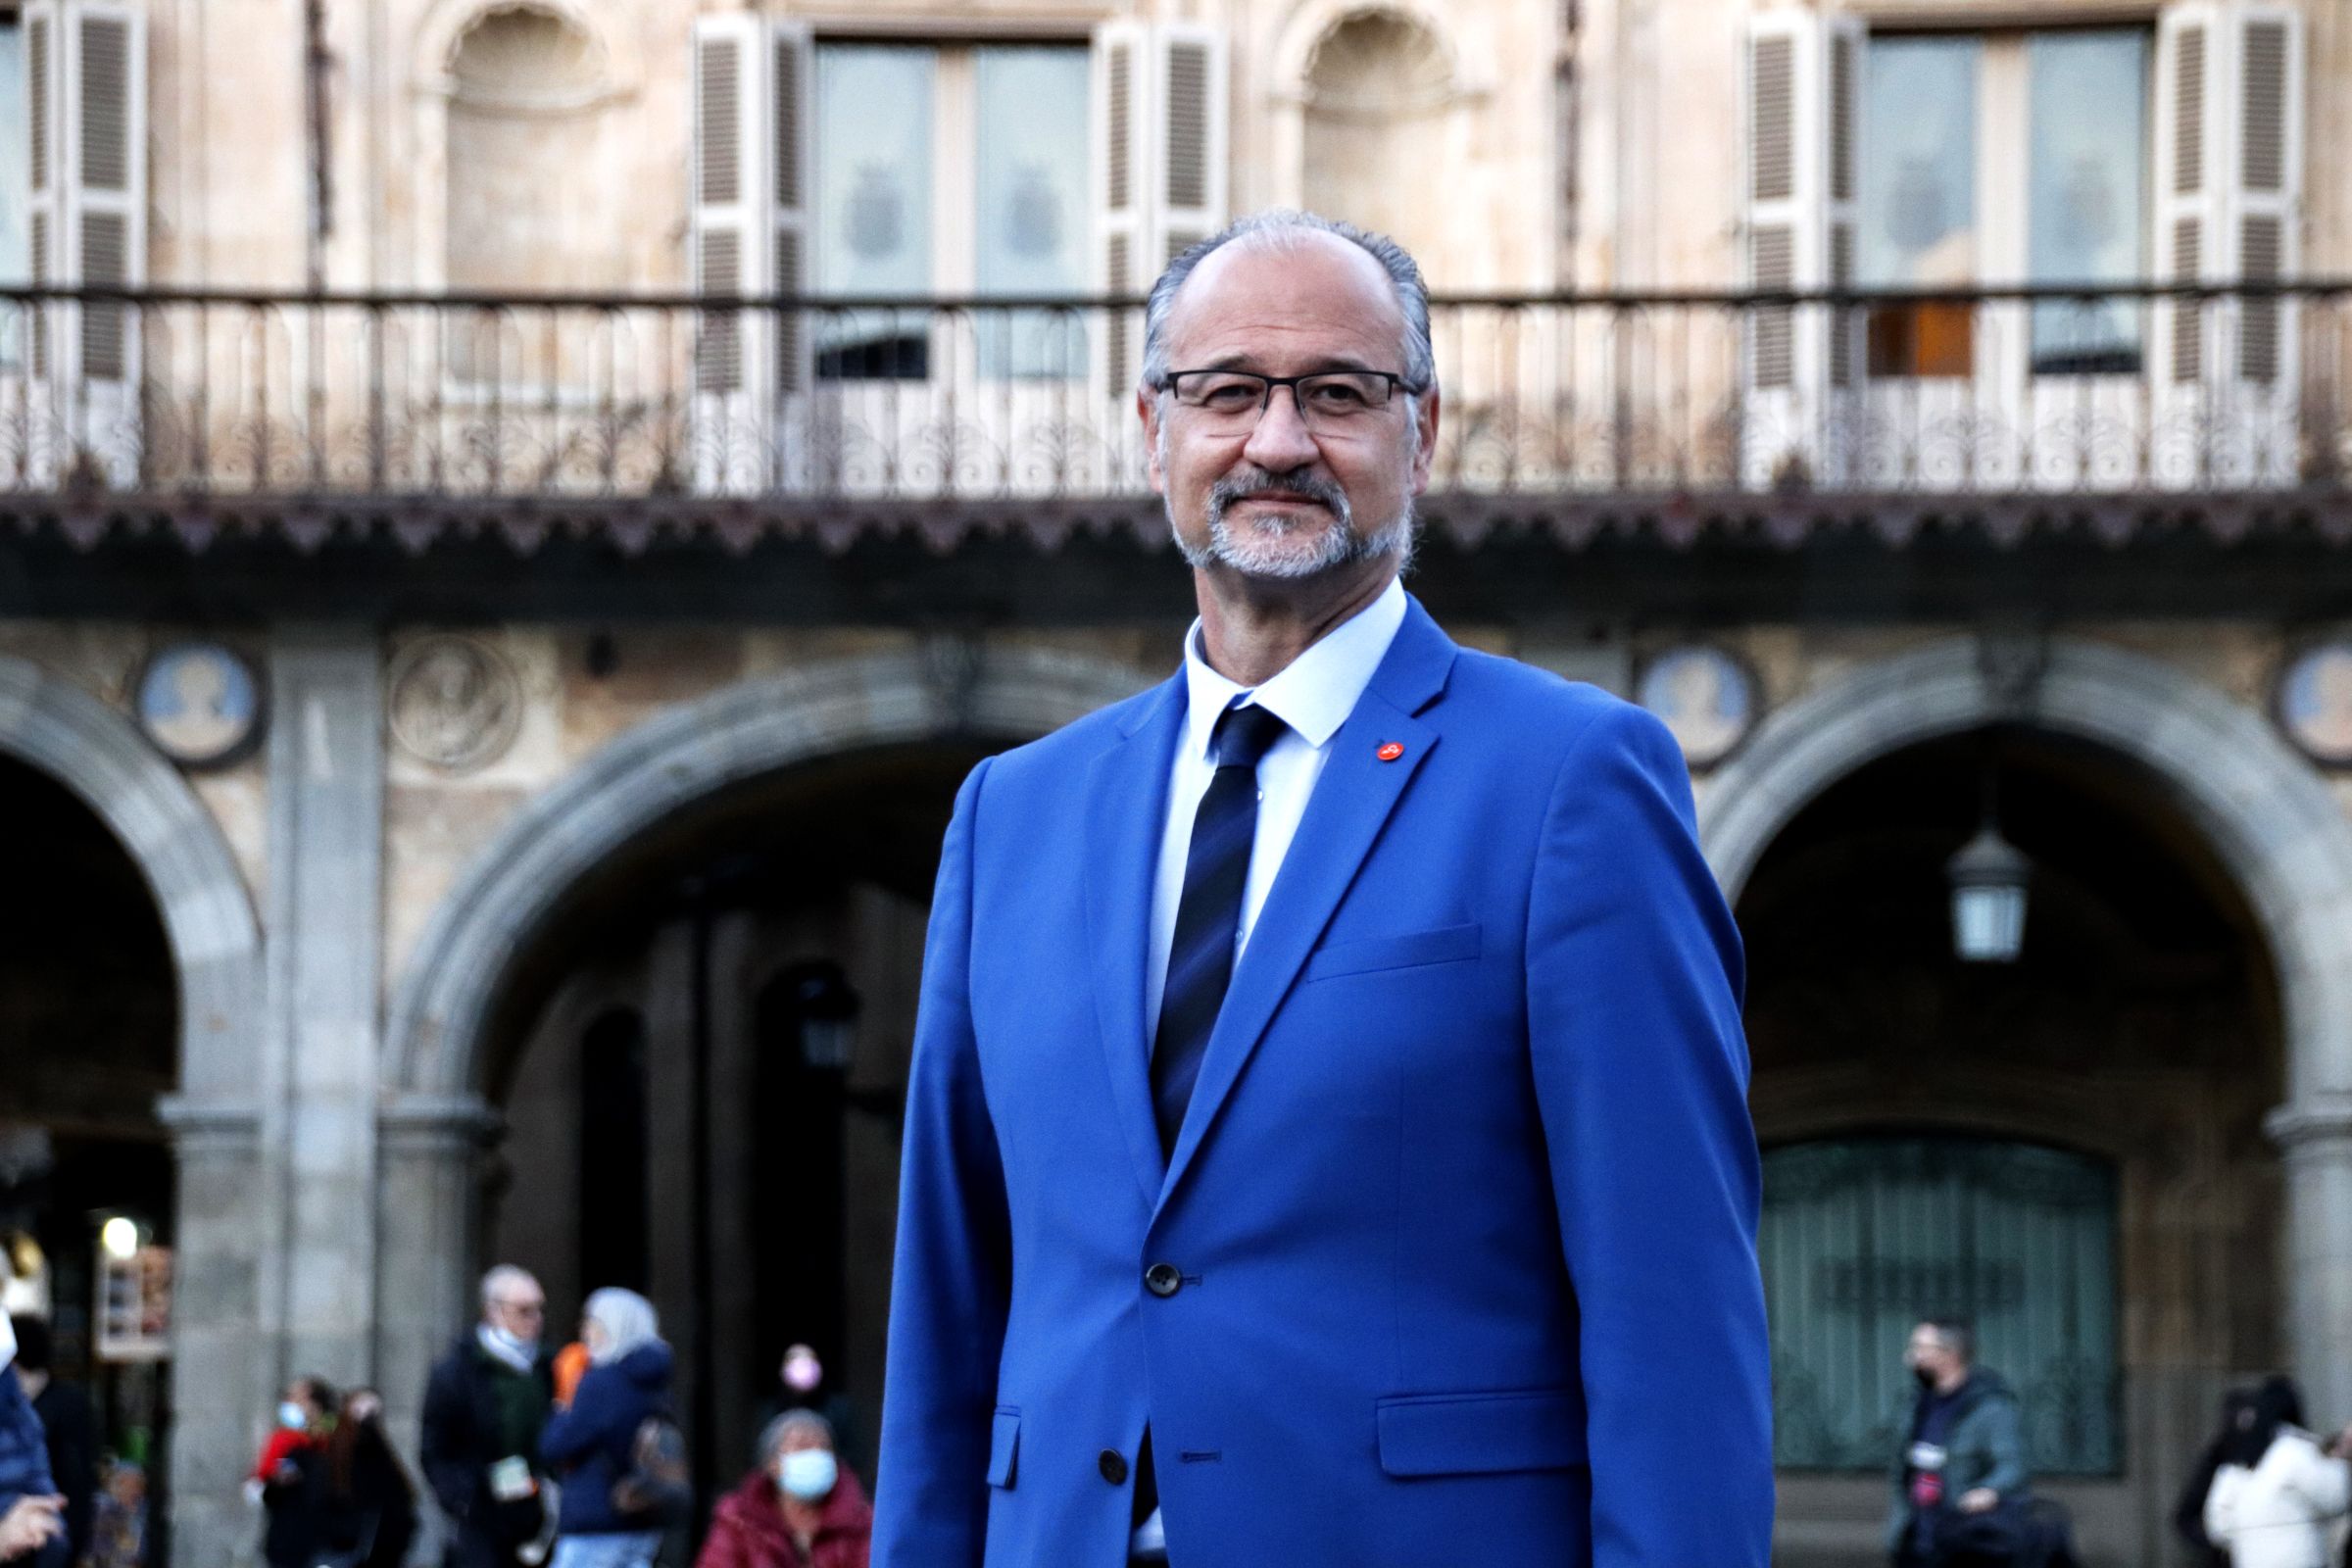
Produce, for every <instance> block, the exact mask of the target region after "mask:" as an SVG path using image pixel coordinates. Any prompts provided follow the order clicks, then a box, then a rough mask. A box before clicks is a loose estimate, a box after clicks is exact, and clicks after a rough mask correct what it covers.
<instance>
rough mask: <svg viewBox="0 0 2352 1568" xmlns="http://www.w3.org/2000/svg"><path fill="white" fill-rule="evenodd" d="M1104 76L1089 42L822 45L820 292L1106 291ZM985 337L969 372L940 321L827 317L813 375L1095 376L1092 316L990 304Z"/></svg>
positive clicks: (981, 319)
mask: <svg viewBox="0 0 2352 1568" xmlns="http://www.w3.org/2000/svg"><path fill="white" fill-rule="evenodd" d="M1090 72H1091V63H1090V57H1089V54H1088V51H1087V49H1086V48H1085V46H1083V45H1074V46H1072V45H1060V44H1050V43H1049V44H976V45H938V46H932V45H913V44H902V43H868V42H859V41H854V40H847V39H844V40H822V41H820V42H819V43H818V45H817V48H816V80H815V99H816V101H815V115H814V117H813V120H814V125H813V133H814V136H815V148H814V152H815V191H814V195H815V202H814V209H813V214H812V224H813V233H812V235H811V244H812V245H813V247H814V252H813V254H814V257H815V269H814V276H813V284H814V292H815V293H816V294H817V295H818V296H819V297H823V296H828V295H829V296H833V297H836V298H840V297H854V296H869V297H870V296H875V295H905V296H909V297H917V298H919V297H923V296H928V295H950V296H973V297H977V298H979V299H982V300H986V299H988V298H990V297H992V296H994V297H1022V296H1027V297H1040V296H1043V297H1069V298H1077V297H1080V296H1084V295H1086V294H1088V293H1091V292H1092V282H1091V278H1090V273H1089V268H1088V246H1089V241H1090V237H1091V233H1092V229H1091V226H1090V225H1091V221H1092V220H1091V209H1090V206H1089V202H1088V191H1089V189H1090V187H1089V183H1088V181H1089V179H1090V177H1091V174H1090V164H1089V158H1090V148H1089V131H1088V104H1087V96H1088V92H1089V83H1090ZM971 326H972V331H971V334H970V338H969V353H970V356H971V362H972V363H971V364H970V365H968V366H952V365H947V364H936V365H935V364H934V361H935V360H936V359H942V358H944V355H945V350H946V347H947V345H946V344H945V343H944V342H943V340H942V339H941V336H940V334H939V333H938V332H937V331H936V330H935V323H934V321H933V319H932V318H931V317H930V315H929V313H926V312H922V311H913V310H901V311H891V310H874V309H854V310H853V309H845V310H840V311H835V312H829V313H825V314H823V315H821V316H820V317H819V319H817V320H816V322H815V324H814V330H815V344H814V348H815V356H816V373H817V375H818V376H819V377H820V378H823V379H831V380H852V379H871V380H904V379H922V378H927V377H929V376H931V375H933V374H934V373H935V372H937V373H964V374H971V373H977V374H978V375H981V376H984V377H991V378H1006V377H1018V378H1040V377H1059V378H1076V377H1080V376H1083V375H1085V374H1086V373H1087V366H1088V363H1089V362H1088V348H1087V338H1086V327H1085V322H1084V320H1083V319H1082V317H1081V315H1080V314H1079V313H1077V312H1060V311H1048V310H990V309H987V308H986V307H983V308H981V309H980V310H978V311H977V312H975V313H974V316H973V319H972V322H971Z"/></svg>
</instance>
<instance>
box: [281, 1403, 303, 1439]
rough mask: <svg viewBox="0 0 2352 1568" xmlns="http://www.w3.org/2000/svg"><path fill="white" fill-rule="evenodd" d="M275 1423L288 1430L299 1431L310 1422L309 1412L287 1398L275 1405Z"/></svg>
mask: <svg viewBox="0 0 2352 1568" xmlns="http://www.w3.org/2000/svg"><path fill="white" fill-rule="evenodd" d="M277 1424H278V1425H279V1426H281V1427H284V1428H285V1429H286V1430H287V1431H288V1432H300V1431H301V1430H302V1429H303V1428H305V1427H307V1426H309V1425H310V1424H311V1412H310V1411H308V1410H305V1409H304V1408H303V1407H302V1406H301V1405H299V1404H296V1403H295V1402H294V1401H293V1400H292V1399H288V1400H287V1401H286V1402H285V1403H283V1404H281V1405H279V1406H278V1407H277Z"/></svg>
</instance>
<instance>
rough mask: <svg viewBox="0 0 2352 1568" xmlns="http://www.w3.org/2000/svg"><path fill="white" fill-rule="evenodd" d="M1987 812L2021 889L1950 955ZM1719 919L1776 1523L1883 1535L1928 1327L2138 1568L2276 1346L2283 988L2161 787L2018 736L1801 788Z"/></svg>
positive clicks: (2088, 750) (1886, 761) (2066, 742)
mask: <svg viewBox="0 0 2352 1568" xmlns="http://www.w3.org/2000/svg"><path fill="white" fill-rule="evenodd" d="M1988 784H1989V786H1990V788H1989V790H1988ZM1988 798H1989V801H1990V809H1991V811H1992V812H1993V813H1994V815H1995V818H1996V820H1997V825H1998V829H1999V832H2000V834H2001V836H2002V837H2004V838H2005V839H2007V840H2008V841H2009V842H2010V843H2012V844H2014V845H2015V846H2016V847H2017V848H2018V849H2019V850H2020V851H2022V852H2023V853H2024V854H2025V856H2026V857H2027V858H2028V859H2029V861H2030V862H2031V867H2032V870H2031V877H2030V881H2029V884H2028V888H2029V893H2028V897H2029V903H2028V907H2027V916H2026V926H2025V937H2024V943H2023V946H2022V948H2021V949H2020V950H2019V951H2018V953H2017V955H2016V956H2015V958H2014V959H2013V960H2012V961H2005V962H1998V961H1995V962H1987V961H1972V960H1970V959H1967V958H1964V957H1963V956H1961V953H1960V951H1959V948H1958V946H1957V945H1956V941H1955V925H1954V911H1953V900H1952V887H1951V883H1950V881H1949V878H1948V874H1947V868H1948V864H1949V862H1950V860H1951V858H1952V857H1953V856H1954V854H1955V853H1956V852H1957V851H1959V850H1960V849H1961V847H1962V846H1963V844H1964V843H1966V842H1967V841H1969V840H1970V839H1971V837H1972V836H1973V835H1975V834H1976V833H1977V832H1978V831H1979V829H1980V828H1981V827H1982V825H1983V824H1984V822H1985V817H1986V811H1987V800H1988ZM1739 915H1740V925H1741V928H1742V930H1743V932H1744V933H1745V935H1746V939H1747V944H1748V955H1749V990H1748V1005H1747V1025H1748V1035H1749V1043H1750V1050H1751V1053H1752V1056H1753V1061H1754V1067H1755V1082H1754V1092H1753V1097H1752V1102H1753V1105H1754V1108H1755V1114H1756V1122H1757V1130H1758V1134H1759V1137H1760V1138H1761V1139H1762V1141H1763V1142H1764V1143H1765V1145H1766V1147H1767V1155H1766V1171H1767V1192H1766V1199H1765V1204H1766V1215H1767V1219H1766V1226H1765V1229H1766V1243H1765V1246H1766V1250H1767V1258H1768V1261H1767V1265H1766V1275H1767V1281H1768V1285H1769V1287H1770V1293H1771V1295H1772V1297H1773V1299H1772V1302H1771V1305H1772V1309H1773V1337H1774V1344H1773V1348H1774V1358H1775V1385H1776V1391H1777V1393H1776V1397H1777V1398H1778V1399H1779V1401H1780V1406H1781V1414H1782V1423H1781V1433H1780V1440H1779V1441H1780V1459H1781V1462H1782V1463H1783V1465H1784V1466H1785V1467H1786V1468H1787V1472H1788V1473H1787V1474H1786V1475H1785V1482H1786V1483H1787V1485H1786V1487H1785V1495H1786V1496H1787V1498H1788V1502H1789V1513H1790V1515H1791V1516H1792V1517H1793V1518H1796V1519H1804V1518H1806V1517H1807V1516H1808V1515H1811V1516H1813V1517H1814V1518H1815V1519H1818V1518H1820V1517H1821V1516H1822V1515H1824V1514H1835V1513H1836V1512H1837V1511H1838V1509H1839V1508H1840V1507H1843V1506H1860V1505H1861V1503H1862V1502H1863V1500H1864V1499H1865V1498H1866V1497H1867V1500H1868V1504H1869V1506H1870V1507H1871V1508H1873V1509H1883V1508H1884V1506H1885V1488H1886V1480H1885V1473H1886V1467H1887V1464H1889V1463H1890V1462H1892V1458H1893V1456H1894V1453H1895V1451H1896V1447H1897V1446H1899V1442H1900V1439H1901V1436H1902V1433H1903V1431H1905V1430H1907V1427H1905V1425H1904V1423H1905V1422H1906V1421H1907V1419H1908V1411H1909V1400H1910V1391H1909V1390H1908V1389H1907V1388H1906V1387H1905V1380H1904V1377H1903V1373H1902V1368H1901V1364H1900V1354H1901V1343H1902V1337H1903V1335H1904V1333H1905V1332H1907V1330H1908V1329H1909V1327H1910V1325H1911V1323H1912V1322H1914V1321H1916V1320H1917V1319H1919V1318H1920V1317H1923V1316H1946V1315H1957V1316H1961V1317H1964V1318H1970V1319H1973V1320H1975V1322H1976V1323H1977V1324H1978V1325H1979V1328H1980V1331H1981V1349H1982V1352H1983V1359H1984V1363H1985V1365H1986V1366H1988V1367H1991V1368H1993V1369H1995V1370H1997V1371H1999V1372H2000V1373H2002V1374H2003V1375H2004V1376H2005V1377H2006V1378H2007V1379H2008V1381H2009V1382H2010V1383H2011V1384H2012V1385H2013V1387H2014V1388H2015V1389H2016V1391H2017V1393H2018V1394H2019V1396H2020V1399H2021V1404H2022V1407H2023V1409H2024V1411H2025V1412H2026V1416H2027V1423H2028V1433H2029V1438H2030V1446H2032V1448H2033V1451H2034V1458H2035V1460H2036V1462H2037V1463H2038V1464H2039V1466H2040V1467H2041V1469H2042V1472H2043V1475H2044V1476H2045V1478H2060V1479H2055V1480H2052V1482H2051V1484H2052V1485H2053V1486H2055V1487H2058V1488H2059V1489H2061V1492H2062V1495H2066V1496H2067V1497H2068V1498H2069V1500H2071V1501H2073V1502H2075V1504H2076V1506H2077V1514H2078V1520H2079V1523H2080V1524H2082V1526H2083V1531H2084V1535H2085V1537H2086V1538H2087V1540H2088V1542H2089V1543H2090V1544H2094V1545H2095V1546H2096V1547H2097V1548H2098V1549H2100V1550H2103V1551H2106V1552H2109V1553H2111V1554H2121V1555H2122V1556H2125V1557H2133V1558H2135V1557H2137V1556H2140V1555H2147V1556H2149V1557H2151V1558H2152V1557H2153V1556H2154V1555H2156V1554H2159V1553H2160V1552H2161V1551H2162V1550H2164V1549H2166V1548H2165V1546H2164V1544H2163V1542H2162V1540H2161V1531H2162V1529H2163V1525H2162V1521H2163V1519H2164V1518H2165V1516H2166V1513H2167V1510H2168V1508H2169V1505H2170V1502H2171V1497H2172V1491H2173V1489H2174V1488H2175V1487H2177V1485H2178V1484H2179V1480H2180V1468H2181V1466H2182V1465H2183V1464H2184V1463H2185V1462H2186V1459H2187V1457H2189V1456H2191V1455H2193V1454H2194V1452H2195V1451H2196V1449H2197V1447H2198V1440H2199V1437H2200V1434H2202V1433H2203V1432H2204V1431H2205V1430H2206V1429H2207V1427H2208V1426H2209V1425H2210V1422H2211V1419H2212V1412H2213V1410H2214V1408H2215V1406H2216V1403H2217V1401H2218V1399H2219V1397H2220V1395H2221V1393H2222V1391H2223V1390H2224V1389H2225V1388H2226V1387H2227V1386H2228V1385H2229V1382H2230V1381H2231V1380H2232V1379H2233V1378H2241V1377H2244V1376H2247V1375H2249V1374H2254V1373H2259V1372H2262V1371H2266V1370H2275V1369H2277V1368H2278V1367H2279V1366H2281V1365H2284V1364H2286V1362H2287V1360H2288V1358H2289V1350H2290V1348H2289V1347H2288V1346H2287V1345H2286V1344H2285V1343H2283V1338H2282V1335H2281V1333H2280V1327H2281V1325H2282V1323H2284V1322H2285V1321H2286V1319H2287V1313H2286V1311H2285V1301H2284V1299H2283V1296H2282V1290H2283V1282H2284V1268H2283V1259H2282V1255H2281V1250H2282V1241H2281V1231H2282V1181H2281V1169H2280V1162H2279V1160H2278V1153H2277V1151H2276V1150H2275V1149H2274V1148H2273V1147H2272V1146H2271V1145H2270V1143H2269V1142H2268V1140H2267V1139H2266V1137H2265V1135H2264V1131H2263V1126H2264V1118H2265V1116H2266V1114H2268V1113H2269V1112H2270V1111H2271V1110H2272V1109H2273V1107H2275V1106H2276V1105H2278V1103H2279V1102H2280V1101H2281V1100H2282V1099H2284V1098H2285V1097H2286V1055H2285V1050H2284V1031H2283V1028H2282V1023H2281V1003H2280V991H2279V984H2278V977H2277V974H2276V965H2275V963H2274V961H2273V958H2272V956H2271V953H2270V950H2269V946H2268V943H2267V941H2266V938H2265V932H2264V927H2263V924H2262V922H2261V920H2260V918H2259V917H2258V916H2257V914H2256V912H2255V910H2254V908H2253V907H2252V906H2251V904H2250V902H2249V899H2248V896H2247V893H2246V892H2245V891H2244V889H2243V888H2242V887H2241V885H2240V883H2239V881H2238V879H2237V877H2236V876H2234V875H2233V874H2232V872H2231V870H2230V868H2229V867H2228V866H2227V865H2226V864H2225V863H2224V861H2223V859H2222V858H2221V856H2220V855H2219V854H2218V853H2217V850H2216V848H2215V846H2214V844H2213V843H2212V842H2211V840H2210V839H2209V838H2208V837H2207V835H2206V834H2205V833H2204V832H2202V831H2201V830H2200V828H2199V826H2198V825H2197V824H2195V823H2193V822H2192V821H2190V820H2189V819H2188V817H2187V816H2186V815H2185V814H2184V813H2183V811H2182V810H2181V809H2180V802H2179V795H2178V793H2177V791H2175V790H2174V789H2172V788H2170V787H2169V786H2168V781H2166V780H2164V779H2161V778H2159V777H2158V776H2157V775H2156V774H2154V773H2153V772H2152V771H2150V770H2149V769H2147V768H2146V767H2145V766H2143V765H2142V764H2141V763H2139V762H2137V761H2134V760H2130V759H2128V758H2126V757H2123V756H2121V755H2118V754H2117V753H2116V752H2114V751H2112V750H2109V749H2108V748H2106V747H2103V746H2100V745H2097V744H2095V743H2093V742H2090V741H2088V740H2084V739H2080V738H2075V737H2071V736H2068V735H2064V734H2059V733H2055V732H2052V731H2050V730H2047V729H2042V728H2036V727H2033V726H2031V725H2029V724H2025V723H2017V724H2003V725H1996V726H1993V727H1989V728H1987V727H1977V728H1972V729H1964V730H1960V731H1958V732H1953V733H1945V734H1942V735H1938V736H1936V737H1935V738H1932V739H1926V740H1922V741H1919V742H1916V743H1914V744H1910V745H1907V746H1902V747H1899V748H1898V749H1894V750H1891V751H1889V752H1887V753H1885V754H1883V755H1879V756H1877V757H1876V758H1874V759H1872V760H1867V761H1864V762H1862V763H1861V765H1859V766H1856V767H1854V768H1853V769H1852V770H1851V771H1850V772H1848V773H1846V774H1845V775H1844V776H1843V777H1841V778H1838V780H1837V781H1836V782H1834V783H1832V784H1830V785H1829V786H1828V787H1827V788H1824V789H1821V790H1820V791H1819V792H1818V793H1817V794H1816V795H1815V796H1814V797H1813V798H1812V799H1811V800H1810V801H1808V802H1806V803H1805V804H1804V805H1803V806H1802V807H1801V809H1797V810H1795V811H1794V813H1793V814H1792V815H1790V816H1789V819H1788V820H1787V822H1786V824H1785V825H1784V826H1783V827H1782V828H1781V829H1780V831H1779V832H1778V833H1777V835H1775V836H1774V837H1773V839H1772V840H1771V842H1770V844H1769V847H1768V848H1766V849H1765V850H1764V852H1763V854H1762V855H1761V857H1760V858H1759V859H1757V861H1756V862H1755V866H1754V870H1753V872H1752V873H1751V874H1750V875H1749V876H1748V877H1747V879H1746V882H1745V885H1744V887H1743V889H1742V891H1741V894H1740V901H1739ZM2064 1478H2074V1479H2072V1480H2071V1481H2069V1480H2066V1479H2064ZM1841 1487H1842V1488H1843V1489H1844V1491H1842V1492H1841V1491H1840V1490H1839V1489H1840V1488H1841ZM2069 1487H2071V1488H2072V1489H2073V1490H2072V1491H2067V1490H2065V1489H2067V1488H2069ZM1849 1494H1850V1496H1849ZM1791 1560H1795V1559H1791Z"/></svg>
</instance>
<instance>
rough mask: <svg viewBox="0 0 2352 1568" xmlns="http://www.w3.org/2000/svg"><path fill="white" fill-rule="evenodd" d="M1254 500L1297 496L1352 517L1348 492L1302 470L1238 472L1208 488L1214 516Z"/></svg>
mask: <svg viewBox="0 0 2352 1568" xmlns="http://www.w3.org/2000/svg"><path fill="white" fill-rule="evenodd" d="M1253 496H1296V497H1299V498H1301V499H1303V500H1307V501H1312V502H1315V503H1317V504H1319V505H1320V506H1322V507H1323V508H1324V509H1325V510H1326V511H1328V512H1330V513H1332V514H1333V515H1337V516H1339V517H1342V518H1345V517H1346V516H1347V515H1348V492H1347V491H1345V490H1342V489H1341V488H1340V487H1339V484H1338V483H1337V482H1336V481H1334V480H1331V479H1326V478H1324V477H1323V476H1322V475H1321V474H1319V473H1309V472H1307V471H1306V470H1304V469H1302V468H1297V469H1293V470H1291V471H1290V472H1288V473H1274V472H1271V471H1269V470H1267V469H1265V468H1241V469H1236V470H1235V471H1234V472H1232V473H1229V474H1227V475H1226V476H1225V477H1224V478H1222V479H1219V480H1218V481H1217V482H1216V483H1215V484H1212V485H1210V486H1209V487H1208V504H1209V509H1210V515H1212V516H1221V515H1224V512H1225V509H1226V508H1228V507H1230V506H1232V505H1233V504H1234V503H1236V502H1238V501H1248V500H1250V498H1251V497H1253Z"/></svg>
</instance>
